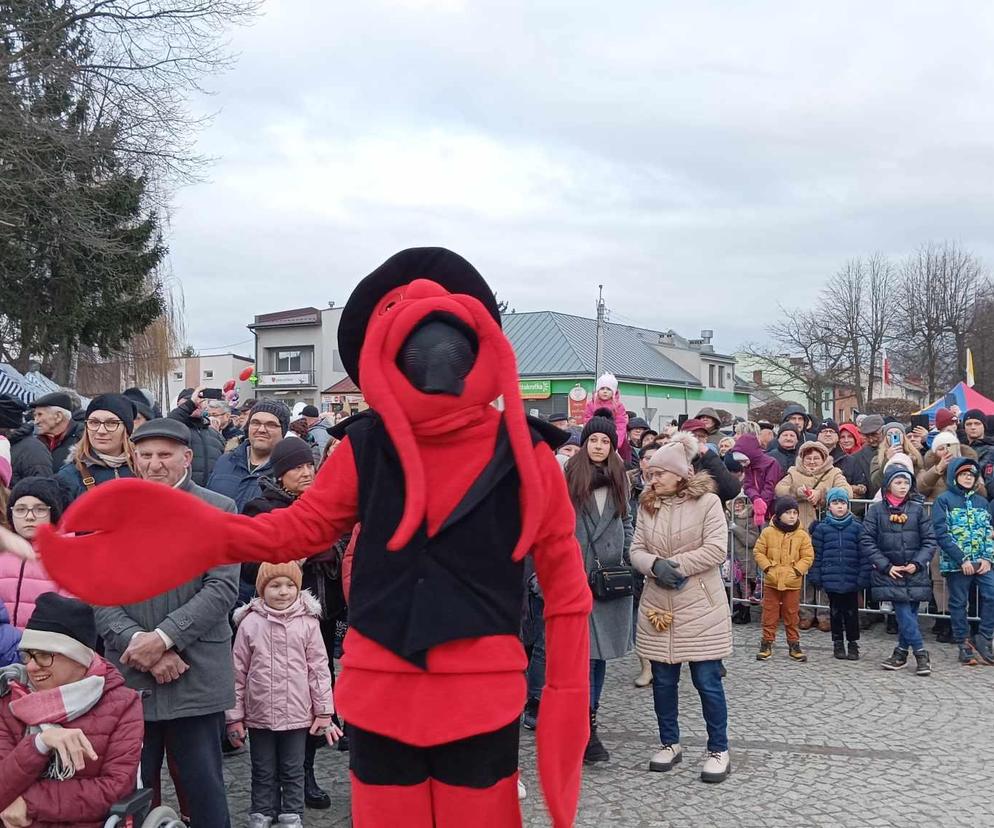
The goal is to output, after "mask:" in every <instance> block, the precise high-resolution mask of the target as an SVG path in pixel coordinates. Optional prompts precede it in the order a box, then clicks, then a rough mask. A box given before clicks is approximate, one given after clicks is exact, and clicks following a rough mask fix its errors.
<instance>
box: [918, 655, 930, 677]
mask: <svg viewBox="0 0 994 828" xmlns="http://www.w3.org/2000/svg"><path fill="white" fill-rule="evenodd" d="M915 675H916V676H930V675H932V662H931V660H930V659H929V657H928V651H927V650H915Z"/></svg>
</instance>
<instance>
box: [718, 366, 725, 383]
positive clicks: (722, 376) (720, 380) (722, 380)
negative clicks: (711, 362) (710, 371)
mask: <svg viewBox="0 0 994 828" xmlns="http://www.w3.org/2000/svg"><path fill="white" fill-rule="evenodd" d="M718 387H719V388H724V387H725V366H724V365H719V366H718Z"/></svg>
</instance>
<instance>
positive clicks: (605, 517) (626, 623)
mask: <svg viewBox="0 0 994 828" xmlns="http://www.w3.org/2000/svg"><path fill="white" fill-rule="evenodd" d="M605 493H606V494H607V498H606V499H605V501H604V511H603V512H602V511H601V510H600V509H598V508H597V500H596V498H595V497H594V495H590V496H589V497H588V498H587V500H586V502H585V503H584V504H583V506H581V507H580V508H578V509H577V510H576V539H577V541H578V542H579V544H580V550H581V552H582V553H583V565H584V567H585V568H586V571H587V572H588V573H590V572H591V571H593V569H594V567H595V562H594V557H595V550H596V557H597V559H598V560H599V561H600V562H601V565H602V566H620V565H622V564H627V563H628V547H629V546H631V543H632V535H633V533H634V529H633V525H632V516H631V514H629V515H628V516H627V517H625V518H622V517H620V516H619V515H618V509H617V507H616V506H615V503H614V499H613V497H612V496H611V493H610V491H608V490H606V489H605ZM632 602H633V598H632V597H631V596H628V597H627V598H616V599H615V600H613V601H598V600H596V599H595V600H594V608H593V610H592V611H591V613H590V657H591V658H597V659H605V660H607V659H612V658H620V657H621V656H623V655H625V654H626V653H630V652H631V650H632V614H633V612H632V610H633V603H632Z"/></svg>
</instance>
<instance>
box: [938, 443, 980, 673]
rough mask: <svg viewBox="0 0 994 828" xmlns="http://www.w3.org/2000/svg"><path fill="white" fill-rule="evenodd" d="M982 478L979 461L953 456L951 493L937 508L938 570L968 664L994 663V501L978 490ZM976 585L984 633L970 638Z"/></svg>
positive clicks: (955, 635)
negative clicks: (969, 617)
mask: <svg viewBox="0 0 994 828" xmlns="http://www.w3.org/2000/svg"><path fill="white" fill-rule="evenodd" d="M979 478H980V466H979V465H978V464H977V461H976V460H972V459H970V458H968V457H957V458H955V459H953V460H951V461H950V463H949V468H948V469H947V470H946V487H947V488H946V491H945V492H943V493H942V494H941V495H939V497H938V498H937V499H936V501H935V504H934V505H933V506H932V522H933V524H934V525H935V538H936V540H937V541H938V543H939V572H941V573H942V574H943V575H944V576H945V578H946V590H947V592H948V595H949V620H950V624H951V626H952V631H953V640H954V641H955V642H956V643H957V644H959V660H960V664H965V665H973V664H976V663H977V659H978V657H979V659H980V660H981V661H983V662H984V663H985V664H994V652H992V649H991V636H992V635H994V572H992V571H991V564H992V562H994V536H992V530H991V512H990V505H989V504H988V503H987V501H986V500H985V499H984V498H983V497H981V496H980V495H979V494H977V492H976V490H975V487H976V485H977V481H978V480H979ZM974 583H976V584H977V589H978V591H979V592H980V631H979V634H978V635H977V637H976V638H975V639H974V641H973V642H971V641H970V639H969V631H970V628H969V626H968V625H967V621H966V605H967V599H968V597H969V595H970V587H971V586H973V584H974Z"/></svg>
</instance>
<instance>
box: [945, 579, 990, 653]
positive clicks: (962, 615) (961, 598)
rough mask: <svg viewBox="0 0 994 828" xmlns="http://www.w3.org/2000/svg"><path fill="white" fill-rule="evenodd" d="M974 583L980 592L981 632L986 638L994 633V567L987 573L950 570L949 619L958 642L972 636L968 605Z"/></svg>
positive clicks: (948, 590)
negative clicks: (968, 620)
mask: <svg viewBox="0 0 994 828" xmlns="http://www.w3.org/2000/svg"><path fill="white" fill-rule="evenodd" d="M973 584H976V585H977V589H978V591H979V592H980V634H981V635H982V636H983V637H984V638H990V637H991V636H992V635H994V569H992V570H991V571H990V572H988V573H986V574H985V575H964V574H963V573H962V572H950V573H949V574H948V575H946V591H947V593H948V595H949V621H950V625H951V626H952V630H953V640H954V641H956V642H957V643H962V642H963V641H965V640H966V639H967V638H969V636H970V626H969V624H968V623H967V620H966V605H967V601H968V600H969V597H970V587H971V586H972V585H973Z"/></svg>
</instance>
